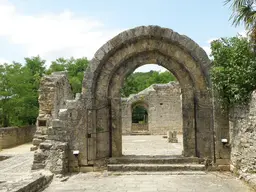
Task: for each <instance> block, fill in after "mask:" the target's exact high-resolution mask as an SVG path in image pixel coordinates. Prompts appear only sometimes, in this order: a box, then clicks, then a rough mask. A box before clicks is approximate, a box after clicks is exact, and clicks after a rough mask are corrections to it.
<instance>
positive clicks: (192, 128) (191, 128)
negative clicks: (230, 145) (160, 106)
mask: <svg viewBox="0 0 256 192" xmlns="http://www.w3.org/2000/svg"><path fill="white" fill-rule="evenodd" d="M147 63H157V64H159V65H161V66H163V67H165V68H166V69H168V70H169V71H170V72H172V73H173V74H174V75H175V76H176V78H177V79H178V81H179V84H180V89H181V93H182V119H183V126H182V127H183V136H184V138H183V141H184V142H183V149H184V153H183V154H184V156H186V157H192V156H194V157H195V156H196V157H201V158H214V130H213V106H212V105H213V102H212V99H211V97H212V92H211V90H212V89H211V82H210V79H209V68H210V60H209V58H208V57H207V54H206V53H205V51H204V50H203V49H202V48H201V47H199V46H198V44H196V43H195V42H194V41H193V40H191V39H190V38H188V37H187V36H185V35H180V34H178V33H176V32H174V31H173V30H171V29H167V28H161V27H159V26H140V27H136V28H134V29H130V30H127V31H124V32H122V33H120V34H119V35H117V36H116V37H114V38H113V39H111V40H110V41H108V42H107V43H106V44H104V45H103V46H102V47H101V48H100V49H99V50H98V51H97V52H96V53H95V56H94V58H93V59H92V60H91V61H90V66H89V67H88V68H87V71H86V73H85V78H84V81H83V83H84V84H83V97H84V101H85V102H86V108H87V109H88V111H87V113H86V114H87V116H86V122H87V125H86V129H87V132H88V137H87V138H86V139H87V141H88V142H87V146H88V154H87V156H88V160H89V161H90V160H92V162H93V161H94V160H97V159H100V158H104V157H118V156H122V129H121V127H122V113H121V107H122V102H123V101H122V102H121V99H120V97H121V96H120V94H121V93H120V89H121V87H122V83H123V80H124V79H125V77H126V76H128V75H129V74H131V73H132V72H133V71H134V70H135V69H136V68H138V67H140V66H142V65H145V64H147ZM149 117H150V115H149ZM98 130H101V132H100V133H98V132H97V131H98ZM89 136H90V137H89Z"/></svg>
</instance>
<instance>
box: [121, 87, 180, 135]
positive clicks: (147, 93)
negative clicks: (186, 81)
mask: <svg viewBox="0 0 256 192" xmlns="http://www.w3.org/2000/svg"><path fill="white" fill-rule="evenodd" d="M136 103H142V104H145V105H147V108H148V129H149V133H150V134H166V132H167V131H177V132H178V133H181V132H182V109H181V92H180V87H179V84H178V83H177V82H171V83H168V84H154V85H151V86H150V87H149V88H147V89H145V90H143V91H141V92H140V93H138V94H135V95H131V96H130V97H129V98H125V99H122V132H123V134H130V133H131V131H132V106H133V105H134V104H136Z"/></svg>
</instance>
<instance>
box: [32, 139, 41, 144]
mask: <svg viewBox="0 0 256 192" xmlns="http://www.w3.org/2000/svg"><path fill="white" fill-rule="evenodd" d="M42 142H43V140H42V139H38V138H34V139H33V141H32V144H33V145H36V146H38V145H39V144H40V143H42Z"/></svg>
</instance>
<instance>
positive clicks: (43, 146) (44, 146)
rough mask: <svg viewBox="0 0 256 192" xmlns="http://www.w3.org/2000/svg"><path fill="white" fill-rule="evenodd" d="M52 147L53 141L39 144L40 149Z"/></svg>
mask: <svg viewBox="0 0 256 192" xmlns="http://www.w3.org/2000/svg"><path fill="white" fill-rule="evenodd" d="M51 147H52V144H51V143H40V145H39V148H40V149H46V150H49V149H51Z"/></svg>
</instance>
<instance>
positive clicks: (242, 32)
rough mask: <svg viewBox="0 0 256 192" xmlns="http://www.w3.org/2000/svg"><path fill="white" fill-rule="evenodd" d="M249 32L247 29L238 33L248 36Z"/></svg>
mask: <svg viewBox="0 0 256 192" xmlns="http://www.w3.org/2000/svg"><path fill="white" fill-rule="evenodd" d="M247 33H248V32H247V31H246V30H244V31H241V32H239V33H238V34H239V35H241V36H242V37H247V36H248V35H247Z"/></svg>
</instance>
